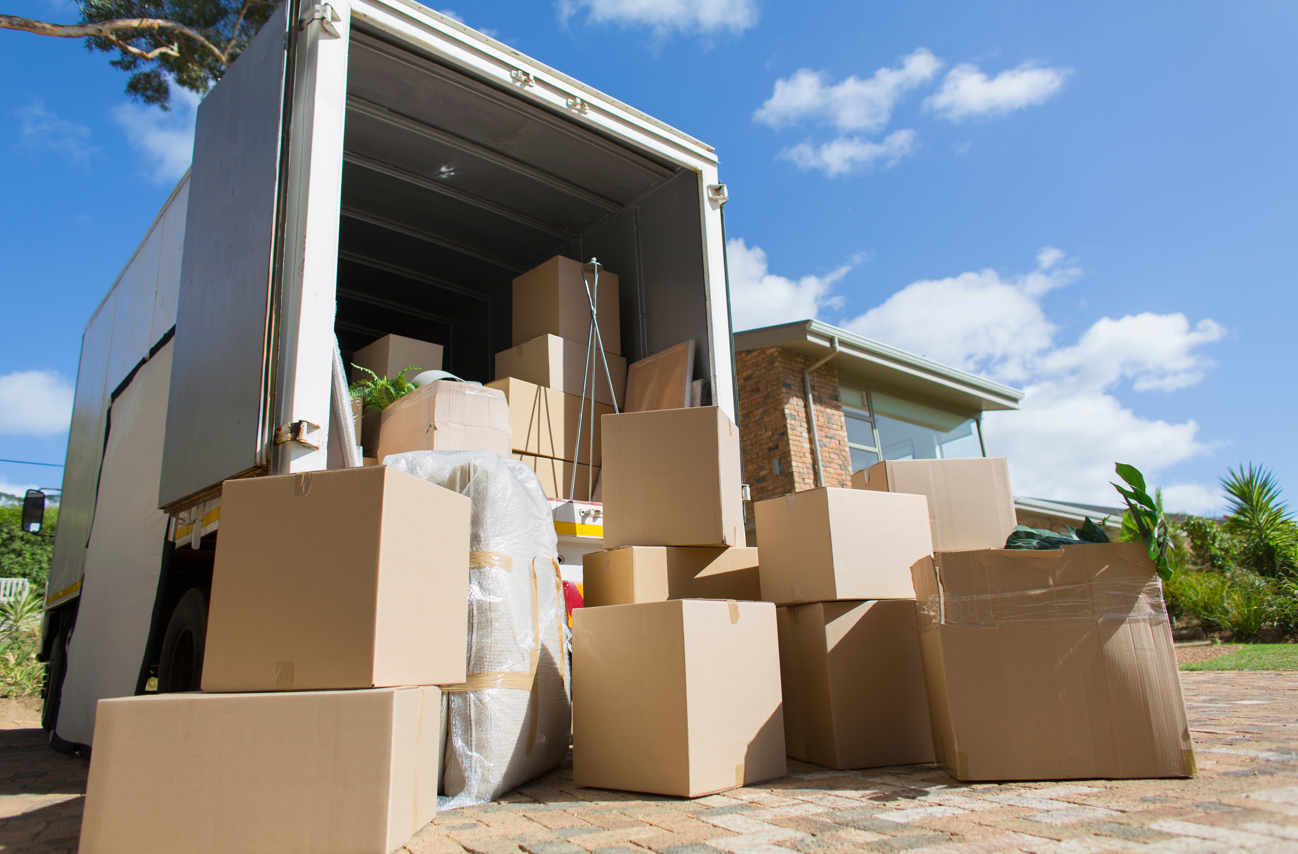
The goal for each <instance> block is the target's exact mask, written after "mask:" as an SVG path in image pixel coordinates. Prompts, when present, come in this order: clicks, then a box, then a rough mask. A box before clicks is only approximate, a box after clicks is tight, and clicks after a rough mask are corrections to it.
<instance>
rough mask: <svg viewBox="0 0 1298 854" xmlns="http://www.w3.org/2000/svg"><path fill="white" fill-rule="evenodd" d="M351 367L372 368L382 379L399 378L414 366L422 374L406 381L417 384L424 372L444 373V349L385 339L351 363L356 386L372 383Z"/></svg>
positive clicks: (394, 337) (393, 337) (410, 375)
mask: <svg viewBox="0 0 1298 854" xmlns="http://www.w3.org/2000/svg"><path fill="white" fill-rule="evenodd" d="M351 365H360V366H361V367H362V368H369V369H370V370H371V371H373V372H374V373H376V374H378V375H379V376H380V377H395V376H396V375H397V374H398V373H400V372H401V371H403V370H405V369H406V368H409V367H411V366H412V365H413V366H415V367H416V368H418V370H415V371H411V372H409V373H408V374H406V379H408V380H413V379H414V378H415V376H416V375H417V374H421V373H423V372H424V371H440V370H441V369H442V345H441V344H433V343H430V342H428V341H419V340H418V339H415V338H405V337H402V336H400V335H384V336H383V337H382V338H380V339H379V340H377V341H373V342H371V343H369V344H366V345H365V346H364V347H362V348H360V349H359V350H357V351H356V352H355V353H353V354H352V360H351V363H350V364H349V365H348V366H347V370H348V372H349V374H350V376H351V379H352V381H353V382H355V381H356V380H360V379H369V374H367V373H365V372H364V371H358V370H356V369H355V368H353V367H351Z"/></svg>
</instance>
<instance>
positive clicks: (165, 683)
mask: <svg viewBox="0 0 1298 854" xmlns="http://www.w3.org/2000/svg"><path fill="white" fill-rule="evenodd" d="M206 640H207V602H206V601H205V600H204V599H203V594H202V592H201V591H199V589H198V588H196V587H191V588H190V589H189V590H186V591H185V595H184V596H181V597H180V603H179V604H177V605H176V610H175V611H174V612H173V613H172V615H171V621H170V622H169V623H167V633H166V634H165V635H163V638H162V660H161V661H160V662H159V663H158V693H159V694H174V693H177V692H179V691H197V690H199V687H200V686H201V685H202V682H203V645H204V643H205V642H206Z"/></svg>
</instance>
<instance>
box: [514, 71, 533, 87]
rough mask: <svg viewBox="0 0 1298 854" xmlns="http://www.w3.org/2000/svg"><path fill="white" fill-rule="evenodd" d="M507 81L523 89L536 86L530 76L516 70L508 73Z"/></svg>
mask: <svg viewBox="0 0 1298 854" xmlns="http://www.w3.org/2000/svg"><path fill="white" fill-rule="evenodd" d="M509 79H510V80H513V81H514V82H515V83H517V84H518V85H519V86H522V87H524V88H527V87H528V86H535V85H536V81H535V80H533V79H532V75H531V74H529V73H528V72H526V71H522V70H520V69H518V68H515V69H514V70H513V71H511V72H509Z"/></svg>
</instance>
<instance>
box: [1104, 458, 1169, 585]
mask: <svg viewBox="0 0 1298 854" xmlns="http://www.w3.org/2000/svg"><path fill="white" fill-rule="evenodd" d="M1113 468H1114V470H1115V471H1116V472H1117V473H1118V477H1120V478H1122V479H1123V480H1124V481H1125V482H1126V484H1127V487H1130V488H1129V489H1128V488H1126V487H1121V486H1118V485H1117V484H1116V483H1115V484H1113V488H1114V489H1116V490H1118V493H1119V494H1121V495H1122V498H1123V500H1124V501H1126V502H1127V512H1126V513H1123V514H1122V535H1123V536H1122V539H1124V540H1127V541H1137V542H1142V543H1144V544H1145V550H1146V551H1148V552H1149V559H1150V560H1152V561H1153V562H1154V566H1155V567H1156V568H1157V570H1158V577H1159V578H1161V579H1163V580H1164V581H1166V580H1168V579H1169V578H1171V577H1172V565H1171V562H1170V561H1169V560H1168V552H1169V551H1170V550H1171V547H1172V540H1171V533H1170V532H1169V531H1168V528H1167V519H1166V518H1165V517H1164V515H1163V493H1162V492H1161V491H1158V490H1155V493H1154V497H1153V498H1151V497H1150V496H1149V493H1148V492H1146V491H1145V476H1144V475H1142V474H1141V473H1140V470H1139V469H1137V468H1136V467H1135V466H1129V465H1127V464H1126V463H1115V464H1114V466H1113Z"/></svg>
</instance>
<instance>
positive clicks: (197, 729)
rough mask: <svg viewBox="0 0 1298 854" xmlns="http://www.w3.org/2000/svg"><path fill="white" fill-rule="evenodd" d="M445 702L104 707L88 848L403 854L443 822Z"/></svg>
mask: <svg viewBox="0 0 1298 854" xmlns="http://www.w3.org/2000/svg"><path fill="white" fill-rule="evenodd" d="M222 523H223V524H224V520H222ZM224 530H225V529H224V527H223V528H222V536H224ZM440 693H441V692H440V691H438V689H436V688H383V689H377V690H371V691H319V692H315V691H311V692H294V693H288V694H198V693H193V694H161V695H155V696H151V697H149V696H146V697H125V698H122V699H111V700H100V701H99V711H98V716H97V718H96V722H95V761H94V764H93V765H92V766H91V769H90V779H89V782H88V786H87V790H86V805H85V815H84V818H83V819H82V821H81V848H80V850H81V851H82V852H84V854H118V852H120V854H149V852H158V854H162V852H172V851H185V852H190V854H208V852H210V854H229V852H233V851H312V852H316V854H352V852H357V851H370V852H375V854H385V852H390V851H395V850H396V849H398V848H400V847H401V846H402V845H404V844H405V842H406V840H408V839H409V838H410V837H411V836H412V835H413V834H414V833H415V832H416V831H417V830H419V828H421V827H423V826H424V824H426V823H427V822H429V821H431V820H432V819H433V818H434V816H435V814H436V812H437V778H438V764H439V758H440V757H439V751H440V747H441V740H440V739H438V738H437V732H438V729H439V726H438V722H439V717H440V707H441V703H440V702H439V697H440Z"/></svg>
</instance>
